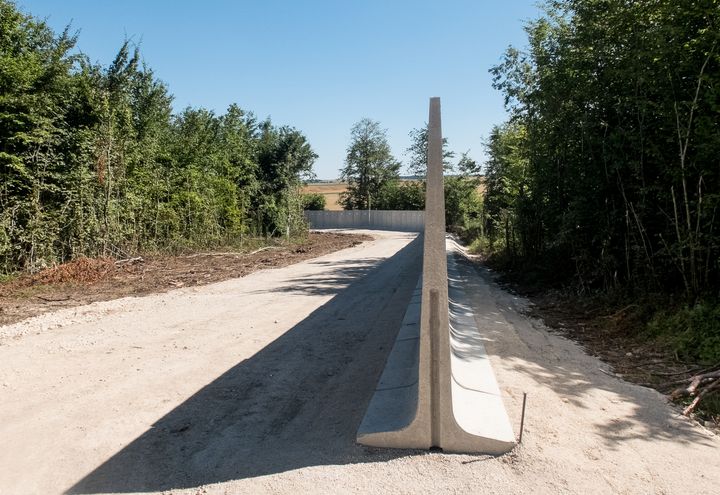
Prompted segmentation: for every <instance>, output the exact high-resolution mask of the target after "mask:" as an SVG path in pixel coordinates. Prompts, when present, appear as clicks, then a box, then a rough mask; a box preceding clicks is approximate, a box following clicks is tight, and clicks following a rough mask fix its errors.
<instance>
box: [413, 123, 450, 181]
mask: <svg viewBox="0 0 720 495" xmlns="http://www.w3.org/2000/svg"><path fill="white" fill-rule="evenodd" d="M409 136H410V141H411V143H410V146H409V147H408V148H407V149H406V150H405V155H406V156H407V157H408V160H409V161H408V165H407V167H408V171H409V172H410V174H411V175H413V176H415V177H419V178H425V176H426V175H427V147H428V125H427V124H425V126H424V127H422V128H420V129H413V130H411V131H410V133H409ZM442 148H443V153H442V154H443V170H444V171H445V172H451V171H452V170H453V164H452V159H453V158H454V157H455V153H454V152H452V151H450V150H449V149H448V140H447V138H443V140H442Z"/></svg>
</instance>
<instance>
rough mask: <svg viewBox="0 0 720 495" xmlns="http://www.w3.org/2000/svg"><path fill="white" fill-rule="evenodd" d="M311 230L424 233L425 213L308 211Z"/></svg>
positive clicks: (397, 211) (306, 212) (306, 217)
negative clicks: (369, 230) (370, 230)
mask: <svg viewBox="0 0 720 495" xmlns="http://www.w3.org/2000/svg"><path fill="white" fill-rule="evenodd" d="M305 219H306V220H307V221H308V223H309V224H310V228H311V229H372V230H392V231H396V232H422V231H423V230H424V228H425V212H424V211H401V210H347V211H317V210H306V211H305Z"/></svg>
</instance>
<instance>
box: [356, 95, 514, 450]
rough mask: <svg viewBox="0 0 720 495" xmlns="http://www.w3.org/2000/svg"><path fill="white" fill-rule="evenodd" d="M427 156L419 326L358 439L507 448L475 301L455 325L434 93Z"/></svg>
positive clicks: (415, 319)
mask: <svg viewBox="0 0 720 495" xmlns="http://www.w3.org/2000/svg"><path fill="white" fill-rule="evenodd" d="M427 160H428V161H427V179H426V180H427V185H426V186H427V192H426V196H425V238H424V241H423V242H424V253H423V274H422V289H421V291H422V293H421V297H420V301H421V304H420V306H421V307H420V308H419V311H417V305H416V304H415V305H413V304H410V306H409V307H408V310H407V312H406V313H405V319H404V320H403V328H408V329H410V328H414V329H415V332H412V331H409V330H408V331H402V330H401V332H400V333H399V334H398V338H397V339H396V341H395V345H394V346H393V349H392V350H391V352H390V356H389V358H388V362H387V363H386V365H385V370H384V371H383V374H382V376H381V377H380V381H379V383H378V386H377V388H376V390H375V395H374V396H373V398H372V400H371V401H370V404H369V405H368V410H367V413H366V414H365V418H364V419H363V422H362V424H361V425H360V428H359V430H358V435H357V439H358V441H359V442H360V443H363V444H365V445H372V446H375V447H396V448H397V447H401V448H431V447H438V448H441V449H443V450H446V451H449V452H482V453H487V454H501V453H504V452H507V451H509V450H510V449H511V448H512V447H513V446H514V439H513V433H512V428H511V427H510V425H509V422H508V419H507V414H506V412H505V409H504V406H503V404H502V398H501V397H500V391H499V389H498V387H497V383H496V382H495V378H494V375H493V373H492V368H491V367H490V364H489V361H488V359H487V356H486V355H485V350H484V347H483V346H482V344H479V343H478V342H477V340H478V335H477V328H476V327H475V326H474V323H473V322H472V313H469V308H467V307H466V309H463V310H462V311H461V312H459V313H458V311H457V310H456V311H455V313H454V316H453V318H454V319H453V321H454V325H455V326H454V327H453V328H451V325H450V323H451V319H450V307H449V299H448V257H447V256H448V254H447V252H446V243H445V193H444V186H443V163H442V129H441V121H440V98H431V99H430V115H429V120H428V150H427ZM460 291H461V288H460V289H458V288H457V287H455V288H454V294H455V296H454V297H455V298H456V299H454V303H455V306H458V304H459V303H458V301H459V299H458V294H459V293H460ZM418 313H419V314H418ZM468 315H470V316H468ZM417 323H419V328H418V325H417ZM451 331H452V334H453V335H452V336H451Z"/></svg>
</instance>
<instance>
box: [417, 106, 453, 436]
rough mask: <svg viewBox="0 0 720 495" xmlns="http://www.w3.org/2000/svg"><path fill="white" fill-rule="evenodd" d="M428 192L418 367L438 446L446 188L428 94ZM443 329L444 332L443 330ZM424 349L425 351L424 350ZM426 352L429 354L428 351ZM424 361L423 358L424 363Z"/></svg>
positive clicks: (436, 117) (436, 119)
mask: <svg viewBox="0 0 720 495" xmlns="http://www.w3.org/2000/svg"><path fill="white" fill-rule="evenodd" d="M426 181H427V192H426V196H425V239H424V250H425V252H424V255H423V289H422V312H421V316H420V320H421V322H422V323H421V324H422V327H424V328H427V329H429V331H430V335H429V337H430V339H429V344H430V345H429V346H425V348H424V349H423V348H422V347H421V352H422V353H423V354H426V355H424V356H422V355H421V356H420V369H421V370H425V371H426V372H427V373H429V374H430V376H429V377H428V384H429V388H430V393H429V394H428V395H429V397H430V411H429V414H430V418H431V420H430V437H431V442H432V445H431V446H434V447H441V443H442V441H441V439H442V431H441V429H442V421H441V418H442V410H441V405H442V403H443V402H444V401H447V400H449V397H445V396H446V395H447V394H446V393H444V392H443V389H444V390H445V392H447V391H449V387H448V386H447V385H446V386H443V385H442V375H443V374H444V373H443V370H442V369H441V368H443V366H442V364H443V363H447V362H449V355H448V352H449V343H448V341H447V336H446V335H443V334H446V333H447V328H448V285H447V262H446V257H445V191H444V187H443V164H442V122H441V117H440V98H430V115H429V117H428V149H427V176H426ZM443 330H445V332H443ZM423 351H425V352H423ZM428 354H429V355H428ZM423 361H426V363H427V364H426V363H424V362H423Z"/></svg>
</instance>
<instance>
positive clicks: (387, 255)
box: [0, 232, 720, 495]
mask: <svg viewBox="0 0 720 495" xmlns="http://www.w3.org/2000/svg"><path fill="white" fill-rule="evenodd" d="M373 235H374V236H375V238H376V239H375V240H374V241H369V242H366V243H364V244H362V245H360V246H357V247H354V248H350V249H346V250H343V251H339V252H336V253H332V254H329V255H326V256H322V257H320V258H316V259H314V260H309V261H305V262H302V263H299V264H296V265H292V266H288V267H285V268H280V269H276V270H264V271H260V272H256V273H253V274H251V275H248V276H247V277H244V278H240V279H233V280H228V281H226V282H220V283H216V284H213V285H208V286H204V287H197V288H192V289H180V290H177V291H173V292H170V293H166V294H162V295H153V296H147V297H142V298H125V299H119V300H115V301H109V302H102V303H94V304H92V305H90V306H86V307H83V308H74V309H70V310H63V311H60V312H57V313H53V314H47V315H43V316H40V317H37V318H34V319H31V320H27V321H25V322H21V323H18V324H16V325H12V326H6V327H0V494H2V495H6V494H7V495H22V494H35V493H38V494H46V493H66V492H69V493H106V492H107V493H129V492H143V493H147V492H151V493H152V492H159V493H180V494H186V495H189V494H205V493H208V494H225V493H228V494H230V493H233V494H234V493H248V494H262V493H268V494H269V493H313V494H314V493H327V494H336V493H502V494H508V493H530V492H534V493H583V494H585V493H688V492H692V493H694V494H702V493H707V494H710V493H717V487H718V486H720V442H719V441H718V438H717V437H715V436H713V435H712V434H711V433H709V432H707V431H705V430H704V429H702V428H701V427H699V426H695V425H693V424H691V423H690V422H689V421H687V420H685V419H684V418H682V417H679V416H678V413H677V411H676V410H675V409H673V408H671V407H670V406H668V405H667V404H666V402H665V400H664V399H663V397H662V396H660V395H659V394H658V393H656V392H654V391H652V390H648V389H645V388H642V387H638V386H634V385H631V384H628V383H625V382H622V381H621V380H618V379H616V378H614V377H612V376H608V375H607V374H605V373H603V372H601V371H600V369H601V368H602V369H606V367H605V365H603V364H602V363H601V362H600V361H598V360H597V359H595V358H592V357H589V356H587V355H586V354H585V353H584V352H583V350H582V349H581V348H580V347H578V346H577V345H575V344H574V343H572V342H570V341H568V340H566V339H563V338H561V337H558V336H555V335H553V334H551V333H549V332H548V331H547V330H546V329H545V328H544V327H543V326H542V325H541V324H540V323H538V322H535V321H530V320H528V319H527V318H525V317H524V316H521V313H520V312H521V311H522V310H523V307H524V305H525V304H526V303H525V302H524V301H523V300H521V299H518V298H515V297H513V296H510V295H508V294H507V293H505V292H503V291H501V290H500V289H498V288H497V287H495V286H494V285H493V284H492V283H491V281H490V274H489V273H488V272H478V271H476V270H475V268H474V267H473V266H471V265H470V264H469V263H461V267H462V269H463V273H464V274H465V277H466V286H467V290H468V291H469V294H470V296H471V297H472V298H473V300H474V301H475V304H476V308H477V309H478V315H476V319H477V321H478V323H479V324H480V325H481V327H482V328H483V332H484V337H485V339H486V342H485V345H486V348H487V350H488V353H489V354H490V355H491V359H492V362H493V366H494V368H495V371H496V375H497V378H498V382H499V384H500V386H501V389H502V390H503V392H504V394H505V396H506V407H507V408H508V411H509V412H510V415H511V420H512V421H513V424H514V425H516V424H517V421H518V419H519V410H520V406H519V405H520V401H521V397H522V392H524V391H525V392H528V394H529V399H528V415H527V421H526V430H525V436H524V442H523V444H522V445H521V446H520V447H519V448H518V449H516V451H514V452H513V453H512V454H510V455H506V456H503V457H500V458H487V457H479V456H468V455H446V454H442V453H425V452H413V451H391V450H379V449H369V448H365V447H361V446H358V445H356V444H355V442H354V437H355V432H356V430H357V426H358V424H359V423H360V421H361V419H362V416H363V414H364V411H365V408H366V406H367V403H368V401H369V400H370V397H371V395H372V391H373V389H374V387H375V383H376V380H377V378H378V376H379V374H380V372H381V371H382V367H383V364H384V360H385V358H386V356H387V353H388V351H389V349H390V346H391V344H392V341H393V339H394V337H395V333H396V332H397V329H398V328H399V324H400V321H401V320H402V317H403V312H404V309H405V306H406V304H407V302H408V301H409V299H410V295H411V293H412V290H413V288H414V286H415V284H416V282H417V277H418V275H419V271H420V253H421V245H420V242H419V240H417V239H415V238H414V237H413V236H412V235H409V234H402V233H388V232H384V233H379V232H374V233H373Z"/></svg>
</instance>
